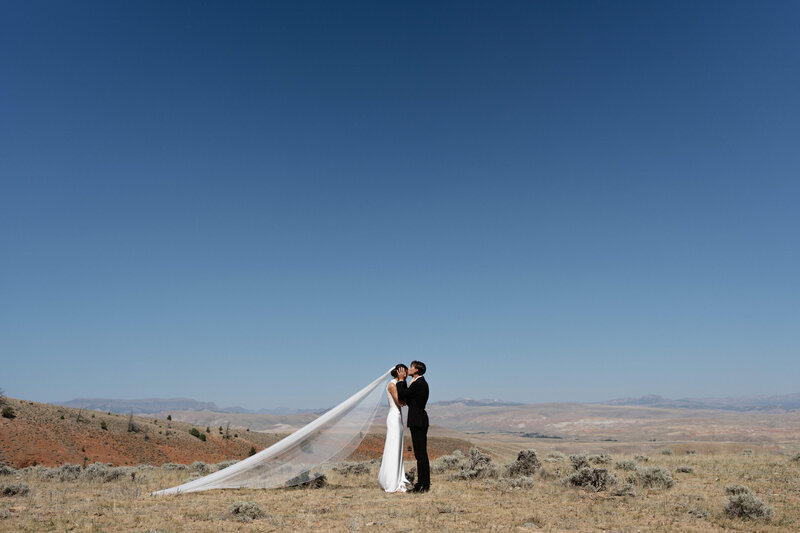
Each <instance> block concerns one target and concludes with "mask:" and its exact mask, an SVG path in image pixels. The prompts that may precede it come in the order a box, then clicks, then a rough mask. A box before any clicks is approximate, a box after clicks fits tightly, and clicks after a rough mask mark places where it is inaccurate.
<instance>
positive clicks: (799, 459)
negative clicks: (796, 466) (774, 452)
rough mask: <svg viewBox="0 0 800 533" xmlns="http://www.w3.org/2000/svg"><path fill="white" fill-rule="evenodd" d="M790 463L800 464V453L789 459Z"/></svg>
mask: <svg viewBox="0 0 800 533" xmlns="http://www.w3.org/2000/svg"><path fill="white" fill-rule="evenodd" d="M789 461H791V462H793V463H800V452H797V453H796V454H794V455H793V456H792V457H791V458H790V459H789Z"/></svg>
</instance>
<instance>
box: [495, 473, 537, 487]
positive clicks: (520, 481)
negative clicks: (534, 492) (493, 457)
mask: <svg viewBox="0 0 800 533" xmlns="http://www.w3.org/2000/svg"><path fill="white" fill-rule="evenodd" d="M534 485H535V483H534V480H533V478H532V477H530V476H522V477H514V478H503V479H500V480H499V481H498V482H497V486H498V488H500V489H503V490H511V489H532V488H533V487H534Z"/></svg>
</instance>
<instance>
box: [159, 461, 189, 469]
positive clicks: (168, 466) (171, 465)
mask: <svg viewBox="0 0 800 533" xmlns="http://www.w3.org/2000/svg"><path fill="white" fill-rule="evenodd" d="M161 468H163V469H164V470H189V467H188V466H186V465H182V464H179V463H164V464H163V465H161Z"/></svg>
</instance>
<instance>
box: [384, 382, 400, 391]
mask: <svg viewBox="0 0 800 533" xmlns="http://www.w3.org/2000/svg"><path fill="white" fill-rule="evenodd" d="M386 388H387V389H389V390H391V389H396V388H397V383H395V382H394V381H390V382H389V385H388V386H387V387H386Z"/></svg>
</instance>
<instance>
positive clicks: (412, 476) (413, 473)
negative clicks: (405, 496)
mask: <svg viewBox="0 0 800 533" xmlns="http://www.w3.org/2000/svg"><path fill="white" fill-rule="evenodd" d="M416 479H417V467H416V466H412V467H411V468H409V469H408V472H406V480H408V482H409V483H411V484H412V485H413V484H414V481H415V480H416Z"/></svg>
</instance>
